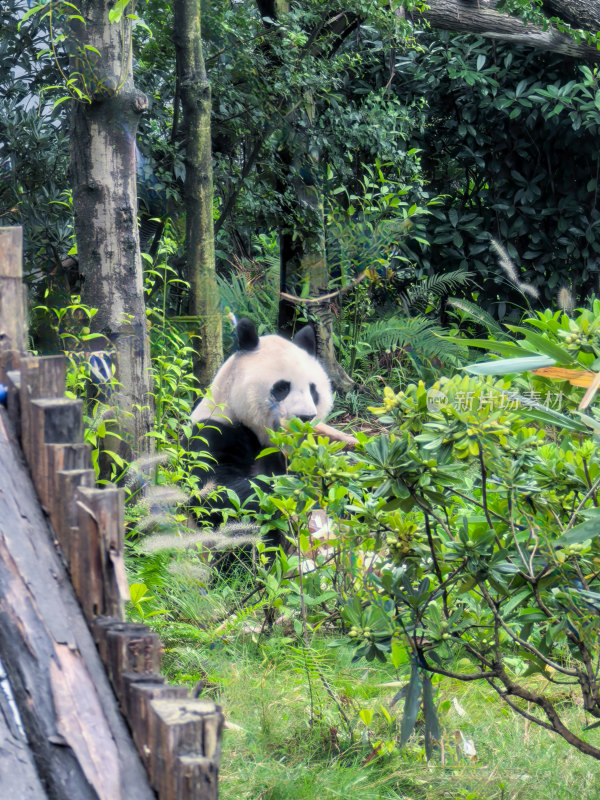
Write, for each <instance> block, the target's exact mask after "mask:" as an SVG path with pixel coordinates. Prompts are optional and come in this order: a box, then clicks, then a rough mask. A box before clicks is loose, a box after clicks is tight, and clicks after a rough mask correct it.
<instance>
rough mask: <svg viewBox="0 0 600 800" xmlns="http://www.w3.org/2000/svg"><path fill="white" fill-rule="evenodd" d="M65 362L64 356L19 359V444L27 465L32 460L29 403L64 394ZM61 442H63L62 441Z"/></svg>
mask: <svg viewBox="0 0 600 800" xmlns="http://www.w3.org/2000/svg"><path fill="white" fill-rule="evenodd" d="M65 372H66V361H65V359H64V356H46V357H44V358H38V357H33V356H30V357H28V358H22V359H21V388H20V401H21V443H22V445H23V451H24V452H25V458H26V459H27V463H28V464H29V465H30V466H31V463H32V459H33V458H34V455H35V454H34V452H33V443H32V436H33V430H32V426H31V421H30V411H31V409H30V403H31V401H32V400H39V399H41V398H47V399H54V398H59V397H63V396H64V393H65ZM62 441H65V440H64V439H63V440H62Z"/></svg>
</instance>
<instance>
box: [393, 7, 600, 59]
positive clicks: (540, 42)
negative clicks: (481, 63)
mask: <svg viewBox="0 0 600 800" xmlns="http://www.w3.org/2000/svg"><path fill="white" fill-rule="evenodd" d="M584 1H585V0H554V2H553V3H552V6H553V10H555V12H556V14H557V15H560V16H564V19H565V20H566V19H568V18H569V13H568V9H569V8H570V7H574V6H575V5H576V4H577V3H578V2H579V3H581V2H584ZM428 5H429V8H428V9H427V11H425V13H424V14H423V16H422V17H421V16H420V15H418V14H416V13H414V12H413V13H412V14H409V15H408V18H409V19H410V20H411V21H412V22H413V23H414V24H415V25H419V23H420V21H421V19H426V20H427V21H428V22H429V24H430V25H431V27H432V28H441V29H443V30H451V31H464V32H465V33H477V34H479V35H480V36H485V37H486V38H489V39H502V40H504V41H507V42H514V43H515V44H523V45H526V46H528V47H535V48H538V49H540V50H545V51H547V52H551V53H561V54H562V55H565V56H571V57H573V58H583V59H588V60H591V61H594V60H598V59H599V58H600V53H599V52H598V50H597V49H596V48H595V47H592V46H590V45H587V44H585V43H583V42H581V43H578V42H576V41H575V39H574V38H573V37H572V36H569V34H567V33H560V31H558V30H557V29H556V28H555V27H553V26H552V25H550V24H549V25H548V28H547V29H546V30H544V29H543V28H542V27H541V26H540V25H534V24H527V23H525V22H523V20H521V19H519V18H518V17H511V16H510V15H509V14H503V13H501V12H499V11H496V8H497V6H498V5H499V2H498V0H479V2H477V3H475V2H471V0H429V1H428ZM587 8H588V10H589V11H590V13H589V14H588V15H587V16H586V18H585V19H586V22H588V23H589V24H590V25H591V27H590V29H591V31H593V32H594V33H595V32H596V31H597V30H598V29H599V28H600V14H598V11H597V10H596V13H595V15H594V14H593V13H592V9H591V3H587ZM563 9H564V14H563ZM582 22H583V20H579V21H577V22H574V24H575V25H577V27H581V25H582Z"/></svg>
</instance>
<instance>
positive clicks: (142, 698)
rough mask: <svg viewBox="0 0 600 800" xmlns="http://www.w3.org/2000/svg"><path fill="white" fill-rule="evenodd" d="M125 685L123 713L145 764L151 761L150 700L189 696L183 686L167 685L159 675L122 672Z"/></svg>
mask: <svg viewBox="0 0 600 800" xmlns="http://www.w3.org/2000/svg"><path fill="white" fill-rule="evenodd" d="M122 681H123V686H124V695H125V696H124V702H123V705H124V706H125V716H126V717H127V721H128V723H129V727H130V729H131V733H132V734H133V740H134V741H135V743H136V745H137V748H138V752H139V754H140V756H141V758H142V761H143V762H144V765H145V766H146V768H148V764H149V761H150V747H149V745H148V743H149V741H150V717H151V711H150V702H151V701H152V700H167V699H171V700H177V699H180V700H183V699H185V698H186V697H187V696H188V691H187V689H186V687H185V686H169V685H167V684H165V683H164V679H163V677H162V675H152V674H148V675H145V674H140V673H125V674H124V675H123V676H122Z"/></svg>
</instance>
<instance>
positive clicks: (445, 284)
mask: <svg viewBox="0 0 600 800" xmlns="http://www.w3.org/2000/svg"><path fill="white" fill-rule="evenodd" d="M472 274H473V273H471V272H468V271H467V270H466V269H456V270H453V271H452V272H442V273H437V274H435V275H430V276H429V277H427V278H425V279H424V280H422V281H420V282H419V283H418V284H417V285H416V286H412V287H411V288H410V289H409V290H408V291H407V292H406V293H405V294H404V295H403V296H402V301H403V304H404V306H405V308H406V309H407V310H410V309H415V308H416V307H417V306H419V305H423V304H425V303H427V302H429V301H430V300H432V299H439V298H441V297H444V296H445V295H447V294H449V293H450V292H455V291H456V290H457V289H458V288H459V287H460V286H466V285H467V284H469V283H470V282H471V279H472Z"/></svg>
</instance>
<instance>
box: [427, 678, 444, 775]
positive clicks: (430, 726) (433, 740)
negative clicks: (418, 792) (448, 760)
mask: <svg viewBox="0 0 600 800" xmlns="http://www.w3.org/2000/svg"><path fill="white" fill-rule="evenodd" d="M423 715H424V717H425V757H426V759H427V761H429V760H430V758H431V756H432V755H433V751H434V749H435V748H436V747H437V746H438V745H439V743H440V742H441V741H442V729H441V726H440V721H439V719H438V715H437V711H436V708H435V703H434V701H433V686H432V685H431V678H430V676H429V675H428V674H427V673H425V674H424V675H423Z"/></svg>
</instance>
